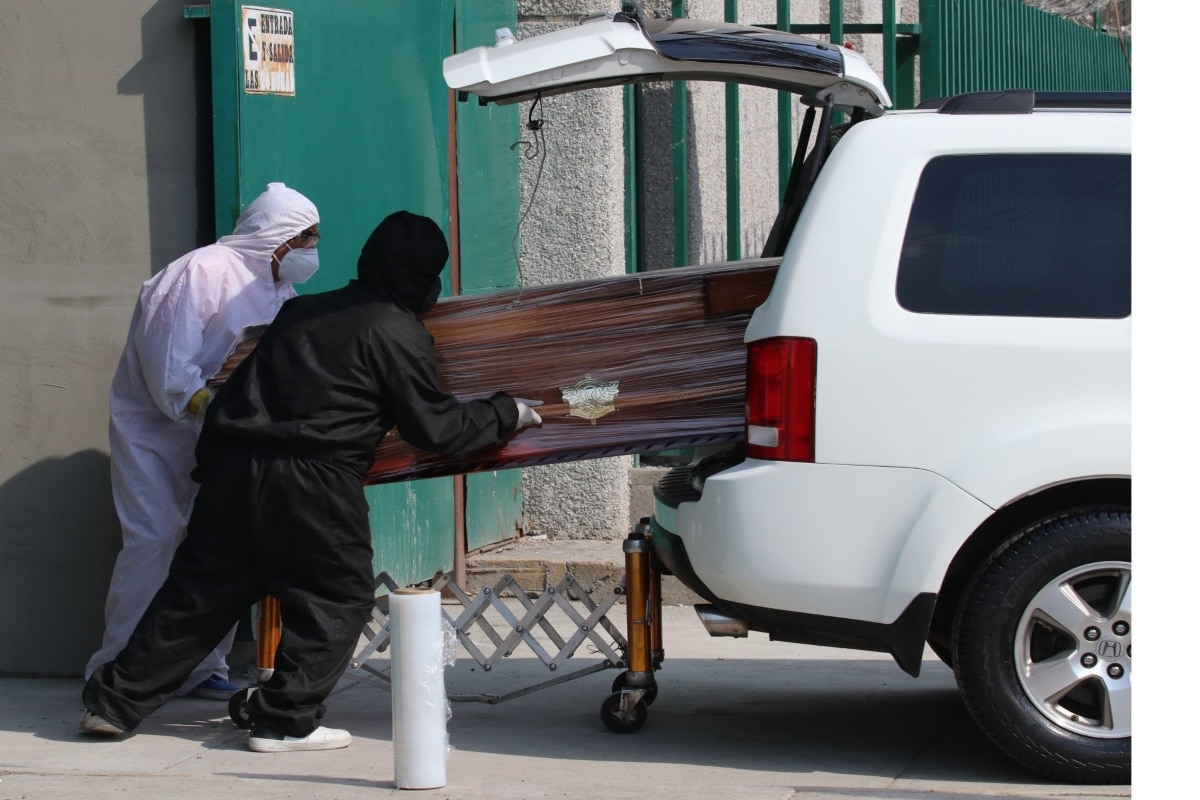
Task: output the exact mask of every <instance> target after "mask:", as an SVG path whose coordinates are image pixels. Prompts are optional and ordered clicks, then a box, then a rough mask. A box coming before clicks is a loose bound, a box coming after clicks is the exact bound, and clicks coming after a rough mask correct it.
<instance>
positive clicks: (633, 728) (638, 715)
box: [600, 692, 648, 733]
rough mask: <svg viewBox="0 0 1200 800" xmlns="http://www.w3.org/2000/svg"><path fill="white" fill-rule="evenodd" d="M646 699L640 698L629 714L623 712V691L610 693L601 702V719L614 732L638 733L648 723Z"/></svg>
mask: <svg viewBox="0 0 1200 800" xmlns="http://www.w3.org/2000/svg"><path fill="white" fill-rule="evenodd" d="M647 714H648V712H647V711H646V703H645V701H642V700H639V701H638V702H637V705H635V706H634V707H633V713H632V714H631V715H629V716H625V715H622V714H621V693H620V692H617V693H615V694H610V695H609V696H608V697H607V698H606V699H605V700H604V702H603V703H601V704H600V721H601V722H603V723H604V727H606V728H608V729H609V730H610V731H612V732H613V733H636V732H637V731H639V730H641V729H642V726H643V725H645V724H646V716H647Z"/></svg>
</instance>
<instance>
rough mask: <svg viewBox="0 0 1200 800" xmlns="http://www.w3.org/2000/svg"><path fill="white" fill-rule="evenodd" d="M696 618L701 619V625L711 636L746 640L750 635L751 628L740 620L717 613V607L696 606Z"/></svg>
mask: <svg viewBox="0 0 1200 800" xmlns="http://www.w3.org/2000/svg"><path fill="white" fill-rule="evenodd" d="M696 616H698V617H700V624H702V625H703V626H704V629H705V630H706V631H708V635H709V636H732V637H734V638H735V639H744V638H746V636H748V635H749V633H750V627H749V626H748V625H746V623H745V622H743V621H742V620H740V619H734V618H733V617H728V616H726V615H724V614H722V613H721V612H720V611H717V607H716V606H713V605H709V604H708V603H702V604H699V605H697V606H696Z"/></svg>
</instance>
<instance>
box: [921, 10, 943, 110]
mask: <svg viewBox="0 0 1200 800" xmlns="http://www.w3.org/2000/svg"><path fill="white" fill-rule="evenodd" d="M920 14H921V99H922V100H929V99H930V98H933V97H941V96H942V94H943V91H942V52H941V49H942V44H943V39H944V32H943V31H942V16H941V0H921V4H920Z"/></svg>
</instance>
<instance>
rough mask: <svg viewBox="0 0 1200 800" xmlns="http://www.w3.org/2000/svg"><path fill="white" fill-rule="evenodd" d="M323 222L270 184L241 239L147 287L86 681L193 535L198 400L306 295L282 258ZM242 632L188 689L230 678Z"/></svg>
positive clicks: (122, 396) (196, 256) (118, 379)
mask: <svg viewBox="0 0 1200 800" xmlns="http://www.w3.org/2000/svg"><path fill="white" fill-rule="evenodd" d="M319 221H320V220H319V217H318V215H317V208H316V206H314V205H313V204H312V202H310V201H309V200H308V199H307V198H306V197H304V195H302V194H300V193H299V192H297V191H295V190H293V189H289V188H287V187H286V186H284V185H283V184H282V183H271V184H268V185H267V190H266V191H265V192H263V193H262V194H261V195H259V196H258V197H257V198H255V199H254V201H253V202H251V203H250V205H249V206H248V207H247V208H246V211H245V213H243V214H242V216H241V217H239V218H238V221H237V225H236V226H235V227H234V231H233V233H232V234H231V235H229V236H223V237H221V238H220V239H219V240H218V241H217V243H216V244H211V245H208V246H207V247H201V248H199V249H198V250H193V251H192V252H190V253H188V254H187V255H185V256H183V257H182V258H180V259H178V260H176V261H174V262H172V263H171V264H169V265H168V266H167V268H166V269H164V270H162V271H161V272H159V273H158V274H157V275H155V276H154V277H152V278H151V279H150V280H148V281H146V282H145V283H144V284H142V290H141V294H140V295H139V297H138V301H137V306H136V307H135V309H134V312H133V319H132V321H131V322H130V325H129V335H128V338H127V339H126V342H125V350H124V352H123V353H122V354H121V362H120V365H119V366H118V367H117V372H116V375H115V376H114V377H113V382H112V390H111V393H110V396H109V408H110V413H111V417H110V421H109V444H110V446H111V448H112V487H113V501H114V503H115V504H116V509H117V516H118V517H119V518H120V521H121V538H122V542H123V544H122V549H121V552H120V553H119V554H118V555H117V560H116V564H115V565H114V567H113V574H112V580H111V583H110V584H109V589H108V599H107V601H106V602H105V604H104V624H105V630H104V638H103V640H102V642H101V645H100V649H99V650H98V651H96V653H95V655H93V656H92V657H91V659H90V660H89V661H88V664H87V668H86V669H85V672H84V677H85V678H87V677H90V676H91V674H92V672H93V671H94V670H95V669H96V668H97V667H99V666H100V665H101V664H104V663H106V662H108V661H111V660H113V659H114V658H115V657H116V655H117V653H119V652H120V651H121V650H122V649H123V648H124V647H125V644H126V642H128V640H129V636H130V634H132V633H133V629H134V627H135V626H136V625H137V623H138V621H139V620H140V619H141V617H142V614H143V613H144V612H145V610H146V608H147V607H148V606H149V605H150V601H151V600H152V599H153V598H154V595H155V593H156V592H157V591H158V589H159V588H160V587H161V586H162V584H163V582H164V581H165V580H166V577H167V571H168V568H169V567H170V565H171V559H172V557H173V556H174V554H175V549H176V548H177V547H178V546H179V543H180V542H182V541H183V537H184V535H185V533H186V531H187V523H188V517H189V516H190V515H191V510H192V501H193V500H194V499H195V497H196V491H197V489H198V488H199V487H198V485H197V484H196V483H194V482H193V481H192V479H191V472H192V470H193V469H194V468H195V466H196V459H195V448H196V439H197V438H198V437H199V434H200V426H201V423H202V422H203V415H202V414H192V413H189V412H188V411H187V404H188V401H189V400H190V399H191V397H192V395H193V394H195V393H196V392H197V391H199V390H200V389H202V388H204V386H205V382H206V381H207V380H208V378H210V377H212V376H213V375H214V374H215V373H216V372H217V370H219V369H220V367H221V365H222V364H223V363H224V361H225V358H226V356H227V355H228V354H229V351H230V348H231V347H232V346H233V344H234V343H235V341H236V339H237V336H238V334H239V333H241V331H242V329H243V328H245V327H246V326H248V325H257V324H262V323H266V322H270V321H271V320H272V319H274V318H275V314H276V313H277V312H278V311H279V307H280V306H281V305H283V302H284V301H285V300H288V299H289V298H292V297H295V296H296V291H295V289H293V288H292V285H291V284H290V283H287V282H281V283H278V284H276V283H275V280H274V278H273V277H272V274H271V255H272V253H274V251H275V250H276V249H277V248H278V247H279V246H280V245H281V244H283V243H284V242H285V241H287V240H288V239H291V238H292V237H294V236H296V234H298V233H300V232H301V231H304V230H306V229H307V228H309V227H311V226H312V225H314V224H316V223H318V222H319ZM233 634H234V631H233V630H231V631H230V632H229V634H228V635H227V636H226V637H225V639H224V640H223V641H222V642H221V643H220V644H219V645H218V646H217V648H216V649H215V650H214V651H213V652H212V653H211V654H210V655H209V656H208V657H207V658H205V660H204V661H203V662H201V663H200V664H199V666H197V667H196V670H195V671H194V672H193V673H192V675H191V677H190V678H189V679H188V680H187V681H185V682H184V684H183V685H182V686H181V687H180V689H179V694H180V695H185V694H187V693H188V692H190V691H191V690H192V689H193V688H195V687H196V686H197V685H198V684H199V683H201V682H202V681H204V680H206V679H207V678H209V677H210V676H212V675H217V676H218V677H220V678H222V679H225V680H228V678H229V668H228V666H227V665H226V663H225V657H226V656H227V655H228V654H229V650H230V648H231V647H232V645H233Z"/></svg>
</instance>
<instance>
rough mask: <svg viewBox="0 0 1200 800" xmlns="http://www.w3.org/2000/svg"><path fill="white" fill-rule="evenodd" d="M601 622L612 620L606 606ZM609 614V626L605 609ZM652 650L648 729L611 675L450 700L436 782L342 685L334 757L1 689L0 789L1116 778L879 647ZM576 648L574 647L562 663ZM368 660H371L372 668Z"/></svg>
mask: <svg viewBox="0 0 1200 800" xmlns="http://www.w3.org/2000/svg"><path fill="white" fill-rule="evenodd" d="M617 614H620V609H619V608H618V610H617ZM617 618H618V619H621V620H623V617H617ZM664 628H665V646H666V652H667V660H666V662H665V664H664V666H663V669H662V670H661V671H660V672H659V673H658V679H659V687H660V693H659V696H658V698H657V701H656V702H655V703H654V705H653V707H652V708H651V709H650V714H649V719H648V722H647V723H646V726H645V727H644V728H643V729H642V730H641V731H640V732H639V733H636V734H633V735H628V736H621V735H615V734H612V733H609V732H608V731H607V730H606V729H605V728H604V727H603V726H602V725H601V723H600V721H599V707H600V703H601V702H602V701H603V699H604V698H605V697H606V696H607V695H608V693H609V685H610V683H611V682H612V679H613V678H614V677H615V676H616V674H617V673H616V672H615V671H605V672H601V673H599V674H596V675H589V676H587V677H584V678H581V679H579V680H575V681H571V682H569V683H565V684H561V685H559V686H555V687H552V688H549V689H546V690H544V691H541V692H537V693H534V694H530V695H527V696H525V697H521V698H519V699H515V700H512V701H510V702H505V703H501V704H499V705H485V704H479V703H455V704H453V706H452V718H451V719H450V721H449V723H448V729H449V735H450V744H451V746H452V748H453V751H452V752H451V754H450V755H449V758H448V762H447V774H448V780H449V783H448V785H447V786H446V787H445V788H443V789H435V790H427V791H424V792H405V791H403V790H398V789H395V788H393V763H394V762H393V751H392V744H391V701H390V695H389V693H388V692H387V691H385V690H384V689H380V688H376V687H374V686H370V685H364V684H361V683H354V682H350V681H343V683H342V685H341V686H340V687H339V689H338V691H337V692H336V693H335V694H334V695H333V696H332V697H331V698H330V701H329V703H328V706H329V717H328V720H327V721H328V722H329V723H330V724H332V725H335V726H340V727H346V728H349V729H350V730H351V732H352V733H353V734H354V735H355V737H356V738H355V742H354V744H353V745H352V746H351V747H350V748H349V749H347V750H340V751H332V752H324V753H287V754H270V755H268V754H257V753H251V752H249V751H248V750H247V749H246V739H247V733H246V732H245V731H243V730H240V729H238V728H237V727H235V726H234V725H233V723H232V722H231V721H230V720H229V719H228V718H227V717H226V716H225V714H224V709H223V707H222V705H221V704H218V703H212V702H207V701H202V700H193V699H180V700H175V701H172V702H171V703H169V704H168V705H167V706H165V707H164V708H163V709H162V710H161V711H159V712H158V713H157V714H155V715H153V716H152V717H150V718H149V719H148V720H146V722H145V723H143V725H142V727H141V728H140V729H139V731H138V733H137V735H135V736H132V737H128V738H126V739H123V740H117V741H91V740H85V739H83V738H81V737H80V736H78V735H77V733H76V724H77V721H78V718H79V714H80V711H81V707H80V704H79V690H80V689H81V685H82V684H81V682H79V681H74V680H32V679H30V680H15V679H8V680H0V800H17V798H30V799H32V798H62V797H67V798H107V797H122V798H131V799H136V798H168V797H169V798H179V800H183V799H184V798H243V797H244V798H256V799H258V800H273V799H274V798H359V797H380V796H384V795H389V794H390V795H405V796H425V797H436V798H489V800H523V799H524V798H581V799H582V798H588V799H589V800H592V799H595V798H613V799H614V800H623V799H624V798H630V799H631V800H632V798H639V800H641V798H655V800H659V799H661V800H684V799H685V798H686V800H692V799H693V798H703V799H704V800H726V799H728V800H734V799H735V798H737V799H738V800H741V798H771V799H775V798H778V799H779V800H784V798H796V797H804V798H836V800H868V799H869V800H907V799H908V798H983V797H1006V798H1072V800H1086V799H1087V798H1111V797H1129V795H1130V790H1129V787H1127V786H1116V787H1080V786H1063V785H1057V784H1050V783H1046V782H1043V781H1040V780H1038V779H1037V778H1036V777H1035V776H1033V775H1031V774H1030V773H1028V772H1025V771H1024V770H1022V769H1021V768H1019V767H1017V766H1015V765H1013V764H1011V763H1010V762H1009V761H1008V760H1007V759H1006V758H1005V757H1004V756H1002V755H1000V754H999V753H998V752H997V751H995V750H994V749H993V748H992V746H991V745H990V744H989V743H988V742H987V741H985V740H984V739H983V737H982V736H981V734H979V733H978V732H977V731H976V729H975V727H974V726H973V724H972V722H971V720H970V719H969V717H968V716H967V713H966V711H965V710H964V709H963V707H962V705H961V703H960V702H959V700H958V697H957V695H956V692H955V689H954V679H953V676H952V675H951V673H950V671H949V670H948V669H946V668H945V667H944V666H942V664H941V663H940V662H938V661H937V660H936V659H935V658H933V657H932V656H931V657H930V658H929V659H927V661H926V663H925V665H924V669H923V675H922V677H921V678H920V679H919V680H914V679H912V678H910V677H908V676H907V675H905V674H904V673H903V672H901V671H900V670H899V668H897V667H896V666H895V665H894V664H893V663H892V662H891V660H890V659H888V658H887V657H882V656H876V655H873V654H859V653H853V652H850V651H841V650H830V649H825V648H816V647H805V646H801V645H791V644H781V643H772V642H768V641H767V639H766V637H765V636H762V635H759V634H751V637H750V638H749V639H748V640H731V639H711V638H709V637H708V635H707V634H706V633H705V632H704V630H703V629H702V628H701V626H700V624H699V623H698V622H697V620H696V617H695V614H694V613H693V611H692V610H691V609H690V608H686V607H669V608H667V609H666V622H665V626H664ZM588 658H589V656H588V655H587V653H586V652H585V651H580V653H579V654H578V655H577V656H576V660H577V661H579V662H580V663H579V665H578V666H580V667H582V666H585V665H586V664H588V663H592V662H590V661H588ZM372 663H373V664H374V665H375V666H377V667H379V668H380V669H386V668H387V665H388V659H387V657H386V656H380V657H378V658H376V659H373V660H372ZM549 677H551V674H550V673H549V672H548V671H547V669H546V668H545V667H544V666H543V665H542V663H541V662H540V661H538V660H537V659H536V658H534V657H532V655H531V654H530V651H529V650H528V649H526V648H524V647H522V648H521V649H520V650H518V651H517V652H515V653H514V655H513V656H512V657H511V658H507V659H504V660H503V661H502V662H501V663H500V665H499V666H498V667H497V668H496V669H495V670H493V671H492V672H490V673H485V672H484V671H483V670H482V669H480V668H479V667H478V666H477V665H476V664H475V663H474V661H472V660H471V659H470V658H469V657H466V656H460V658H459V660H458V662H457V664H456V665H455V666H453V667H451V668H448V669H447V672H446V683H447V690H448V691H449V692H450V693H453V694H459V693H462V694H474V693H503V692H506V691H510V690H513V689H517V688H520V687H523V686H527V685H529V684H532V683H537V682H540V681H543V680H546V679H548V678H549Z"/></svg>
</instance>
